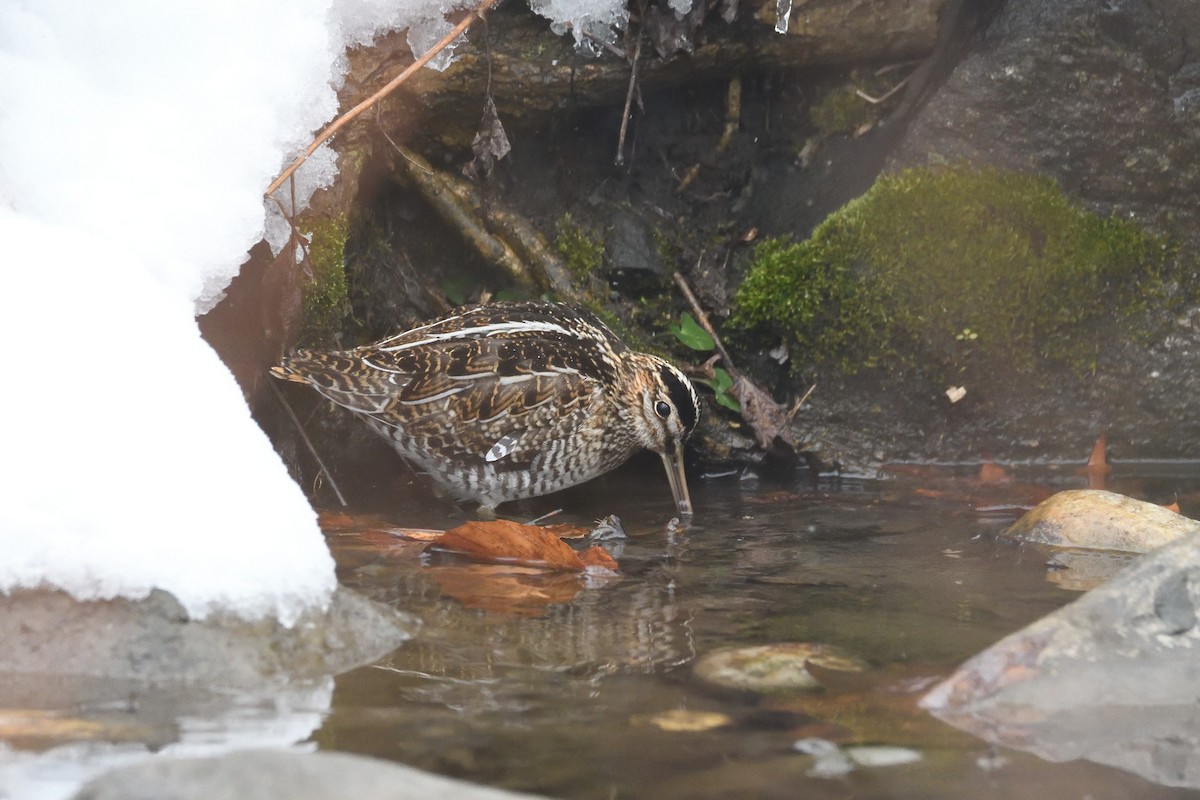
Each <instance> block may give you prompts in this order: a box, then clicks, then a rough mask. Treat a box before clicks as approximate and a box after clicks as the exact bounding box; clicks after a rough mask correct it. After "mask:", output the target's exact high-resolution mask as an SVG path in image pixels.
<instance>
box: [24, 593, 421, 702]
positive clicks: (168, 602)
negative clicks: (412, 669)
mask: <svg viewBox="0 0 1200 800" xmlns="http://www.w3.org/2000/svg"><path fill="white" fill-rule="evenodd" d="M415 628H416V624H415V622H413V621H412V620H411V619H410V618H409V617H408V616H406V615H404V614H402V613H400V612H398V611H395V610H393V609H391V608H388V607H386V606H382V605H379V604H377V603H374V602H371V601H370V600H367V599H365V598H363V597H361V596H360V595H357V594H355V593H354V592H352V591H350V590H348V589H345V588H339V589H338V591H337V592H336V593H335V594H334V596H333V599H332V601H331V602H330V606H329V609H328V610H327V611H325V612H321V611H319V610H315V609H314V610H311V611H308V612H305V614H303V615H302V616H301V618H300V620H299V621H298V622H297V623H296V624H295V625H294V626H292V627H291V628H286V627H284V626H282V625H280V624H279V623H278V622H276V621H274V620H261V621H258V622H247V621H244V620H240V619H232V618H225V619H221V618H211V619H208V620H205V621H203V622H198V621H194V620H189V619H188V617H187V613H186V612H185V611H184V609H183V607H182V606H181V605H180V604H179V603H178V602H177V601H176V600H175V598H174V597H173V596H172V595H170V594H168V593H167V592H163V591H158V590H156V591H153V592H151V593H150V595H149V596H148V597H146V598H145V599H144V600H128V599H123V598H122V599H115V600H103V601H91V602H78V601H76V600H73V599H71V598H70V597H68V596H67V595H66V594H64V593H62V592H58V591H48V590H35V591H19V592H13V593H12V594H9V595H0V641H2V642H4V647H3V648H0V673H5V672H7V673H24V674H41V675H76V676H93V677H98V678H105V679H111V680H123V681H132V682H140V683H146V684H154V685H160V686H161V685H165V684H179V685H192V686H203V687H206V688H227V689H255V690H257V689H262V688H263V687H264V685H265V684H269V683H270V682H272V681H279V682H287V681H291V680H308V679H316V678H321V677H324V676H328V675H334V674H337V673H339V672H345V671H346V670H348V669H352V668H354V667H356V666H360V665H362V664H365V663H368V662H370V661H374V660H375V659H378V658H380V657H381V656H383V655H385V654H387V653H388V652H390V651H392V650H394V649H395V648H397V647H398V646H400V644H401V643H403V642H404V641H405V640H406V639H408V638H409V637H410V636H411V635H412V632H413V631H414V630H415Z"/></svg>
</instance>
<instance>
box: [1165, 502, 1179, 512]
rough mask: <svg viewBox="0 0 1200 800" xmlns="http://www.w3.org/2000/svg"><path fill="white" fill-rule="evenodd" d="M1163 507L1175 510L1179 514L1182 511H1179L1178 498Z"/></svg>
mask: <svg viewBox="0 0 1200 800" xmlns="http://www.w3.org/2000/svg"><path fill="white" fill-rule="evenodd" d="M1163 508H1165V509H1167V510H1168V511H1174V512H1175V513H1176V514H1179V513H1181V512H1180V511H1179V501H1178V500H1176V501H1175V502H1173V503H1171V504H1170V505H1165V506H1163Z"/></svg>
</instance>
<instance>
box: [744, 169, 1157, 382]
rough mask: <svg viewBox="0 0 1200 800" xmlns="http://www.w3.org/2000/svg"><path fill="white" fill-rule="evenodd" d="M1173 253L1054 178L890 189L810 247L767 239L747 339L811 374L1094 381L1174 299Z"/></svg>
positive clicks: (826, 225)
mask: <svg viewBox="0 0 1200 800" xmlns="http://www.w3.org/2000/svg"><path fill="white" fill-rule="evenodd" d="M1171 259H1172V253H1171V251H1170V249H1169V248H1168V247H1166V246H1165V245H1164V244H1163V243H1162V242H1160V241H1158V240H1157V239H1155V238H1153V237H1151V236H1149V235H1147V234H1146V233H1145V232H1143V231H1142V230H1141V229H1140V228H1139V227H1138V226H1136V225H1134V224H1133V223H1131V222H1127V221H1123V220H1119V219H1105V218H1102V217H1098V216H1096V215H1095V214H1092V213H1091V212H1089V211H1087V210H1085V209H1083V208H1082V207H1081V206H1079V205H1078V204H1076V203H1073V202H1072V201H1070V200H1069V199H1068V198H1067V197H1066V196H1064V195H1063V193H1062V191H1061V190H1060V189H1059V188H1058V186H1057V185H1056V184H1055V183H1054V182H1053V181H1051V180H1048V179H1045V178H1040V177H1036V176H1032V175H1027V174H1022V173H1014V172H1004V171H998V170H993V169H974V168H970V167H963V166H959V167H954V168H939V169H914V170H906V171H903V172H901V173H899V174H896V175H889V176H885V177H882V178H880V179H879V180H878V181H877V182H876V183H875V185H874V186H873V187H872V188H871V189H870V191H868V192H867V193H866V194H865V195H863V196H862V197H860V198H858V199H856V200H854V201H851V202H850V203H848V204H847V205H846V206H844V207H843V208H842V209H841V210H839V211H837V212H835V213H834V214H832V215H830V217H829V218H828V219H826V221H825V222H823V223H822V224H821V225H820V226H819V227H818V228H817V229H816V230H815V231H814V232H813V235H812V237H811V238H810V239H808V240H807V241H805V242H802V243H799V244H794V243H789V242H787V241H782V240H770V241H766V242H763V243H762V244H760V245H759V246H758V248H757V249H756V251H755V258H754V263H753V265H752V267H751V269H750V271H749V273H748V274H747V277H746V280H745V281H744V283H743V284H742V286H741V287H740V289H739V291H738V293H737V295H736V297H735V301H734V312H735V313H734V316H733V319H732V320H731V324H732V327H733V328H734V329H735V330H740V331H742V332H743V333H745V332H747V331H751V330H753V331H757V332H760V333H773V334H776V335H781V336H782V337H783V338H784V339H785V341H787V342H788V344H789V348H790V349H791V352H792V353H793V355H794V356H797V357H798V358H797V365H798V366H799V365H802V364H816V365H831V364H832V365H837V366H839V367H841V368H842V369H843V370H845V371H847V372H853V371H856V370H857V369H859V368H861V367H864V366H873V365H876V364H879V365H885V364H886V365H887V366H889V367H891V368H893V369H895V370H897V371H900V370H907V369H913V368H919V369H921V370H923V371H927V372H934V373H937V372H943V371H945V370H946V368H951V369H953V370H956V371H957V370H961V369H963V368H966V367H969V366H971V365H977V366H981V367H984V368H988V369H991V368H993V367H1008V368H1012V369H1016V370H1022V371H1024V370H1028V369H1031V368H1033V367H1034V366H1036V365H1039V364H1054V365H1061V366H1067V367H1070V368H1072V369H1073V370H1076V371H1086V370H1087V369H1089V368H1092V367H1094V366H1095V362H1096V359H1097V356H1098V354H1099V352H1100V349H1101V348H1102V347H1103V346H1104V344H1105V343H1106V342H1108V341H1112V340H1113V339H1114V337H1116V336H1117V334H1118V333H1123V334H1124V335H1135V334H1136V333H1137V331H1136V330H1129V327H1130V323H1131V320H1132V318H1133V317H1134V316H1136V315H1137V314H1138V313H1139V312H1142V311H1144V310H1146V309H1147V308H1149V307H1150V306H1151V305H1152V304H1159V303H1163V302H1165V301H1166V300H1167V297H1168V291H1167V283H1166V270H1167V267H1168V265H1169V263H1170V261H1171Z"/></svg>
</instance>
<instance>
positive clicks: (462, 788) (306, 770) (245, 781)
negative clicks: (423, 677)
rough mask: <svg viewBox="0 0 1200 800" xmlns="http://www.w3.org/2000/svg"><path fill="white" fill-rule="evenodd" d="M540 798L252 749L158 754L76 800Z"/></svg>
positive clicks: (336, 756)
mask: <svg viewBox="0 0 1200 800" xmlns="http://www.w3.org/2000/svg"><path fill="white" fill-rule="evenodd" d="M151 798H153V800H279V799H280V798H286V799H287V800H346V798H353V800H521V798H527V800H533V798H535V796H534V795H529V794H516V793H513V792H504V791H500V790H498V789H490V788H487V787H483V786H475V785H473V784H469V783H464V782H462V781H456V780H451V779H449V778H443V777H440V776H437V775H431V774H429V773H426V772H421V771H420V770H417V769H413V768H412V767H405V766H401V765H399V764H391V763H388V762H386V761H379V760H377V759H372V758H365V757H362V756H353V755H346V754H344V753H311V754H305V753H289V752H280V751H272V750H249V751H242V752H239V753H232V754H229V755H224V756H218V757H215V758H157V759H154V760H151V761H146V762H142V763H139V764H136V765H133V766H129V767H119V768H117V769H114V770H111V771H109V772H107V773H105V774H103V775H101V776H100V777H98V778H95V779H94V780H92V781H90V782H88V783H87V784H85V785H84V787H83V788H82V789H80V790H79V792H78V793H77V794H76V795H75V798H74V800H151Z"/></svg>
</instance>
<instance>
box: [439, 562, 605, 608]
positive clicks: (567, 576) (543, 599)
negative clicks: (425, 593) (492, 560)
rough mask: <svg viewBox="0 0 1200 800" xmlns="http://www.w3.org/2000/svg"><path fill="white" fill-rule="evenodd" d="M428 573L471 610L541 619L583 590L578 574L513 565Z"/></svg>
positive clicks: (464, 566)
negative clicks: (476, 609) (548, 610)
mask: <svg viewBox="0 0 1200 800" xmlns="http://www.w3.org/2000/svg"><path fill="white" fill-rule="evenodd" d="M427 572H428V574H429V575H431V576H432V577H433V579H434V580H435V581H437V583H438V586H439V587H441V590H442V593H443V594H445V595H447V596H448V597H453V598H454V599H455V600H457V601H458V602H460V603H462V604H463V605H464V606H466V607H467V608H479V609H483V610H485V611H493V612H497V613H501V614H514V615H516V616H521V617H538V616H541V615H542V614H543V613H544V612H545V610H546V607H547V606H550V605H558V604H563V603H569V602H571V601H572V600H574V599H575V595H577V594H578V593H579V592H580V590H581V589H583V581H581V580H580V579H579V576H577V575H575V574H572V573H568V572H548V571H546V570H544V569H538V568H534V567H521V566H514V565H509V564H446V565H439V566H432V567H429V568H428V570H427Z"/></svg>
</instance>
